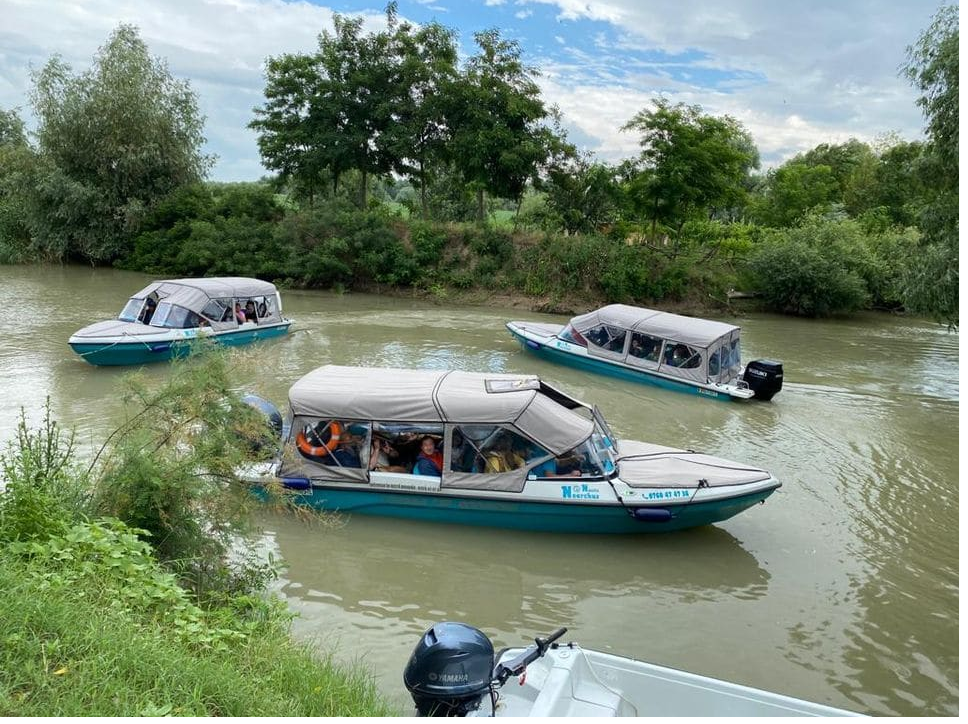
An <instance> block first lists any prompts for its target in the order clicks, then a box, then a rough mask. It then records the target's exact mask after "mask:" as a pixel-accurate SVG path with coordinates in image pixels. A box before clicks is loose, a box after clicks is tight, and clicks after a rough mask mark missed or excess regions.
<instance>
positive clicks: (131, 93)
mask: <svg viewBox="0 0 968 724" xmlns="http://www.w3.org/2000/svg"><path fill="white" fill-rule="evenodd" d="M33 83H34V86H33V89H32V92H31V100H32V103H33V106H34V110H35V112H36V115H37V118H38V122H39V127H38V131H37V138H38V142H39V150H40V153H41V155H42V156H43V158H44V160H45V162H46V163H47V164H49V166H50V169H49V173H46V174H45V175H44V177H43V178H42V179H40V183H39V184H38V186H37V188H36V189H35V190H34V191H35V193H34V194H33V203H34V208H33V209H32V213H31V230H32V232H33V234H34V236H35V237H36V240H37V242H38V243H39V244H40V245H41V246H42V247H43V248H46V249H47V250H49V251H52V252H53V253H54V255H55V256H66V257H80V258H84V259H88V260H90V261H110V260H112V259H115V258H117V257H118V256H119V255H120V254H122V253H123V252H124V251H125V250H126V249H127V248H129V246H130V243H131V240H132V238H133V233H134V232H135V231H136V230H137V229H138V226H139V224H140V223H141V221H142V219H144V217H145V215H146V214H147V213H149V212H150V210H151V209H152V208H153V207H154V206H155V205H156V204H157V203H158V202H159V200H161V199H163V198H164V197H165V196H166V195H167V194H168V193H169V192H170V191H172V190H173V189H175V188H177V187H178V186H180V185H182V184H186V183H192V182H195V181H198V180H199V179H200V178H201V177H202V176H203V175H204V174H205V172H206V170H207V169H208V168H209V166H210V165H211V163H212V158H211V157H208V156H205V155H203V154H202V153H201V146H202V144H203V142H204V140H205V139H204V138H203V136H202V127H203V118H202V116H201V115H200V114H199V112H198V104H197V100H196V96H195V93H194V91H192V89H191V87H190V85H189V84H188V82H187V81H180V80H176V79H174V78H173V77H172V75H171V73H170V72H169V70H168V67H167V64H166V63H165V62H164V61H163V60H160V59H157V58H152V57H151V56H150V55H149V54H148V48H147V46H146V45H145V43H144V41H142V40H141V38H140V37H139V35H138V30H137V28H135V27H134V26H131V25H120V26H118V28H117V29H116V30H115V31H114V32H113V33H112V34H111V36H110V37H109V38H108V41H107V43H106V44H105V45H104V46H102V47H101V48H100V49H99V50H98V53H97V55H96V56H95V58H94V63H93V66H92V67H91V69H90V70H88V71H86V72H83V73H81V74H79V75H74V74H73V73H72V71H71V69H70V67H69V66H68V65H67V64H65V63H64V62H63V61H62V60H61V59H60V58H59V57H56V56H55V57H54V58H52V59H51V60H50V61H48V63H47V64H46V65H45V66H44V67H43V68H42V69H41V70H40V71H38V72H36V73H34V75H33Z"/></svg>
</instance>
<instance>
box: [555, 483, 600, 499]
mask: <svg viewBox="0 0 968 724" xmlns="http://www.w3.org/2000/svg"><path fill="white" fill-rule="evenodd" d="M561 497H562V498H563V499H564V500H598V499H599V492H598V488H592V487H590V486H589V485H588V483H582V484H581V485H562V486H561Z"/></svg>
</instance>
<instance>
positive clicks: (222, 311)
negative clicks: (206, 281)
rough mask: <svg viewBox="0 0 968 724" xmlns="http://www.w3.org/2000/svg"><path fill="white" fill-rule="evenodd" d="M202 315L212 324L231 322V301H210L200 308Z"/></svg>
mask: <svg viewBox="0 0 968 724" xmlns="http://www.w3.org/2000/svg"><path fill="white" fill-rule="evenodd" d="M202 314H203V315H204V316H205V317H207V318H208V319H210V320H212V321H213V322H230V321H232V300H231V299H211V300H209V302H208V304H206V305H205V306H204V307H203V308H202Z"/></svg>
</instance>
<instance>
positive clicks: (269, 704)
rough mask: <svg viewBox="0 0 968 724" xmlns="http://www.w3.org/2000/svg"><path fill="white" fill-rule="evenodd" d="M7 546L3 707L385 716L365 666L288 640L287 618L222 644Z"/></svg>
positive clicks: (105, 712)
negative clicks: (208, 643)
mask: <svg viewBox="0 0 968 724" xmlns="http://www.w3.org/2000/svg"><path fill="white" fill-rule="evenodd" d="M96 580H97V578H96V576H92V577H89V578H88V577H85V578H84V579H83V580H81V581H74V582H72V583H68V582H66V581H63V580H61V579H59V578H58V577H56V576H54V577H50V576H44V577H41V576H37V575H36V572H34V573H33V574H32V573H31V569H30V564H28V563H24V562H23V561H21V560H19V559H16V558H14V557H12V556H9V555H6V554H2V555H0V611H2V613H0V715H2V716H139V715H154V716H159V715H166V714H169V715H182V716H387V715H392V714H394V713H396V712H393V711H392V710H390V709H389V707H388V706H387V705H386V704H385V703H384V702H383V701H382V700H381V699H380V697H379V695H378V694H377V693H376V691H375V688H374V686H373V684H372V682H371V680H370V679H369V678H368V676H367V675H366V674H365V673H364V672H362V671H361V670H356V669H347V668H343V667H340V666H337V665H335V664H333V663H332V662H330V661H326V660H322V661H321V660H319V659H318V658H316V657H315V656H314V655H313V653H312V652H311V651H310V650H309V649H308V648H306V647H304V646H300V645H296V644H294V643H292V642H291V640H290V638H289V633H288V626H287V625H286V622H285V621H284V620H282V619H279V620H262V621H259V622H257V623H255V624H253V629H252V631H251V633H250V634H249V635H248V636H247V637H246V638H245V640H244V641H240V642H235V643H233V644H232V645H231V646H229V647H227V648H226V647H222V648H221V649H216V648H213V647H199V646H197V645H193V644H190V643H185V642H184V640H179V637H177V636H173V635H172V631H171V629H170V627H167V626H165V625H164V624H162V623H160V622H159V621H158V620H156V618H155V617H152V616H149V615H145V614H144V613H139V612H135V611H132V610H130V609H129V608H125V607H124V606H122V605H119V604H118V600H117V598H114V597H110V596H106V595H104V593H103V589H102V588H101V587H99V586H98V585H97V584H96Z"/></svg>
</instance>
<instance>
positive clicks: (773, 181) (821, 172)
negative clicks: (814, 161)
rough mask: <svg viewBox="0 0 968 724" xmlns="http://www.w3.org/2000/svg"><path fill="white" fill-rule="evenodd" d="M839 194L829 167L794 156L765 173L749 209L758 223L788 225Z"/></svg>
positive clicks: (836, 197)
mask: <svg viewBox="0 0 968 724" xmlns="http://www.w3.org/2000/svg"><path fill="white" fill-rule="evenodd" d="M840 196H841V194H840V187H839V184H838V182H837V179H836V177H835V176H834V173H833V171H832V170H831V168H830V166H824V165H810V164H807V163H805V162H804V161H802V160H797V159H794V160H792V161H788V162H787V163H785V164H783V165H782V166H780V167H779V168H776V169H773V170H771V171H770V172H769V173H768V174H767V176H766V181H765V183H764V185H763V188H762V190H761V192H760V196H759V198H757V199H756V201H755V202H754V203H753V204H752V211H753V216H754V217H755V218H756V219H757V220H758V221H759V222H760V223H762V224H766V225H767V226H772V227H776V228H781V227H786V226H792V225H793V224H795V223H796V222H797V221H798V220H799V219H801V218H802V217H803V216H804V214H806V213H807V212H808V211H811V210H813V209H820V210H826V209H827V208H829V206H830V204H832V203H833V202H834V201H836V200H838V199H839V198H840Z"/></svg>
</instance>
